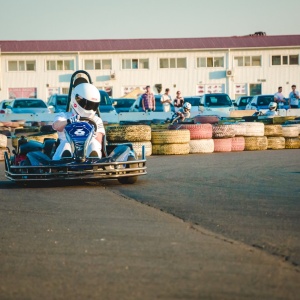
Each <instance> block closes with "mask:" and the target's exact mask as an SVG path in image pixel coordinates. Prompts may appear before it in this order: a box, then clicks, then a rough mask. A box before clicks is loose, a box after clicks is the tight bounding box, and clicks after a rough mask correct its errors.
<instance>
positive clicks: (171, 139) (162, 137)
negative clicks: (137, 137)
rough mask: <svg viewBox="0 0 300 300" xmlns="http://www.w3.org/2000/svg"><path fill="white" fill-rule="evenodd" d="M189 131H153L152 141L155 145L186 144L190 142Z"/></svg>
mask: <svg viewBox="0 0 300 300" xmlns="http://www.w3.org/2000/svg"><path fill="white" fill-rule="evenodd" d="M190 137H191V136H190V131H189V130H188V129H179V130H162V131H152V134H151V141H152V145H153V144H186V143H189V141H190Z"/></svg>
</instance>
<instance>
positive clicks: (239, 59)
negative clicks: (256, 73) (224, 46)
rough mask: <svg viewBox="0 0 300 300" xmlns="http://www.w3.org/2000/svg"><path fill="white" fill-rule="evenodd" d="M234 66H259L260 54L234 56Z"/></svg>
mask: <svg viewBox="0 0 300 300" xmlns="http://www.w3.org/2000/svg"><path fill="white" fill-rule="evenodd" d="M234 65H235V66H236V67H261V56H235V57H234Z"/></svg>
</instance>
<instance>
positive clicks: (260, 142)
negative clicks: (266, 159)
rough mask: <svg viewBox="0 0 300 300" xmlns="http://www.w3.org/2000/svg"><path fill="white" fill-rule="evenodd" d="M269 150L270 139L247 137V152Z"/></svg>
mask: <svg viewBox="0 0 300 300" xmlns="http://www.w3.org/2000/svg"><path fill="white" fill-rule="evenodd" d="M267 149H268V138H267V137H266V136H249V137H245V150H246V151H257V150H267Z"/></svg>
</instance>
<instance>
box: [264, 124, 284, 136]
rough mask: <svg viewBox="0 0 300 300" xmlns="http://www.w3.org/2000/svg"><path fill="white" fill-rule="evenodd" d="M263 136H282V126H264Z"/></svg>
mask: <svg viewBox="0 0 300 300" xmlns="http://www.w3.org/2000/svg"><path fill="white" fill-rule="evenodd" d="M265 136H268V137H269V136H282V126H281V125H265Z"/></svg>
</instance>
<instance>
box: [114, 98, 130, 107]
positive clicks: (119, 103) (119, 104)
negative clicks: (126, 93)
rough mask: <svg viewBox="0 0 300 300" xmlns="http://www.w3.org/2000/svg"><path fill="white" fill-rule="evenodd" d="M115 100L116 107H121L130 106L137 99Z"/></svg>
mask: <svg viewBox="0 0 300 300" xmlns="http://www.w3.org/2000/svg"><path fill="white" fill-rule="evenodd" d="M113 101H116V102H117V104H116V105H115V107H117V108H119V107H130V106H131V105H132V104H133V102H134V101H135V99H114V100H113Z"/></svg>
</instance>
